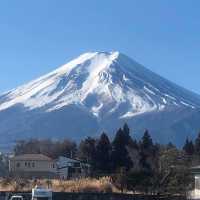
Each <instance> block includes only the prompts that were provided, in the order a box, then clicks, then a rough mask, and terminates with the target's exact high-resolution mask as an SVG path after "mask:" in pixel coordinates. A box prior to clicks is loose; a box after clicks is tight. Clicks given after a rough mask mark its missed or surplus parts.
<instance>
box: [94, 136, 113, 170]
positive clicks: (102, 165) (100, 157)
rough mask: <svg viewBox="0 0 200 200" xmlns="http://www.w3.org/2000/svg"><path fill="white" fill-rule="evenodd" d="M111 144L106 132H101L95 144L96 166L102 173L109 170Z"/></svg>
mask: <svg viewBox="0 0 200 200" xmlns="http://www.w3.org/2000/svg"><path fill="white" fill-rule="evenodd" d="M111 148H112V147H111V144H110V140H109V138H108V136H107V135H106V133H102V135H101V137H100V139H99V141H98V143H97V146H96V160H97V163H96V168H97V170H100V171H102V172H103V173H108V172H109V171H110V154H111Z"/></svg>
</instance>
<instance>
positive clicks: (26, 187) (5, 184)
mask: <svg viewBox="0 0 200 200" xmlns="http://www.w3.org/2000/svg"><path fill="white" fill-rule="evenodd" d="M36 184H37V185H41V186H44V187H48V186H49V187H50V188H52V189H53V191H55V192H98V193H117V192H119V190H118V189H117V188H116V187H115V186H114V185H113V184H112V182H111V179H110V178H109V177H103V178H99V179H93V178H84V179H77V180H66V181H64V180H50V181H49V180H39V181H37V183H36V182H34V181H32V180H21V181H20V180H17V181H15V180H5V179H3V180H1V181H0V190H1V191H5V190H6V191H17V190H20V191H30V190H31V189H32V188H33V187H34V186H35V185H36Z"/></svg>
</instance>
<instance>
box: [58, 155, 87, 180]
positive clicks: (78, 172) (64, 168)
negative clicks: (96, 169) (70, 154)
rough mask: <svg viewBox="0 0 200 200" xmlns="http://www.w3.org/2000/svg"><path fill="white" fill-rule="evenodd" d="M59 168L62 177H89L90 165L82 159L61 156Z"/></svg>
mask: <svg viewBox="0 0 200 200" xmlns="http://www.w3.org/2000/svg"><path fill="white" fill-rule="evenodd" d="M57 170H58V174H59V177H60V178H61V179H73V178H82V177H87V176H88V175H89V173H90V165H89V164H87V163H84V162H82V161H80V160H76V159H71V158H67V157H63V156H60V157H59V158H58V160H57Z"/></svg>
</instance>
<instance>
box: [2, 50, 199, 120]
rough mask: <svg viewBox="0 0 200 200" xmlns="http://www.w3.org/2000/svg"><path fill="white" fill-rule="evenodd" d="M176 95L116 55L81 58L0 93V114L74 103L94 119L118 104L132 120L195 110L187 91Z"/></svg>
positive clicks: (163, 82)
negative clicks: (175, 109) (174, 109)
mask: <svg viewBox="0 0 200 200" xmlns="http://www.w3.org/2000/svg"><path fill="white" fill-rule="evenodd" d="M179 90H180V88H178V87H177V86H176V85H173V84H172V83H170V82H168V81H166V80H164V79H162V78H160V77H159V76H157V75H155V74H153V73H152V72H150V71H149V70H147V69H145V68H144V67H142V66H141V65H139V64H137V63H135V62H134V61H132V60H131V59H129V58H128V57H126V56H124V55H122V54H120V53H119V52H111V53H105V52H100V53H98V52H95V53H85V54H83V55H81V56H79V57H78V58H77V59H74V60H72V61H71V62H69V63H67V64H66V65H64V66H62V67H60V68H58V69H57V70H55V71H53V72H51V73H49V74H47V75H46V76H43V77H41V78H39V79H37V80H35V81H32V82H30V83H28V84H27V85H24V86H22V87H19V88H17V89H15V90H12V91H10V92H8V93H7V94H4V96H6V99H5V100H1V104H0V110H4V109H7V108H9V107H11V106H13V105H15V104H17V103H22V104H23V105H24V106H25V107H28V108H29V109H35V108H39V107H46V108H47V109H46V111H47V112H50V111H52V110H55V109H60V108H62V107H63V106H67V105H69V104H74V103H75V104H78V105H80V106H83V107H84V108H85V109H87V110H88V111H89V112H91V113H92V114H94V115H95V116H99V114H100V113H101V111H102V110H103V108H104V107H105V106H108V105H110V109H109V110H108V112H114V111H115V110H116V109H117V108H118V107H119V105H120V104H122V103H127V104H128V109H127V110H124V111H122V113H123V115H121V116H120V117H132V116H134V115H137V114H141V113H144V112H151V111H155V110H157V111H159V110H163V109H164V108H165V107H166V105H176V106H178V105H182V106H183V105H184V106H188V107H191V108H195V107H198V106H199V105H200V104H199V103H197V101H192V99H191V98H189V97H188V92H187V91H182V92H181V93H180V91H179ZM181 90H182V89H181ZM88 103H89V104H88Z"/></svg>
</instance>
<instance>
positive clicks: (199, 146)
mask: <svg viewBox="0 0 200 200" xmlns="http://www.w3.org/2000/svg"><path fill="white" fill-rule="evenodd" d="M195 153H196V154H197V155H199V156H200V133H199V134H198V136H197V138H196V140H195Z"/></svg>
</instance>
